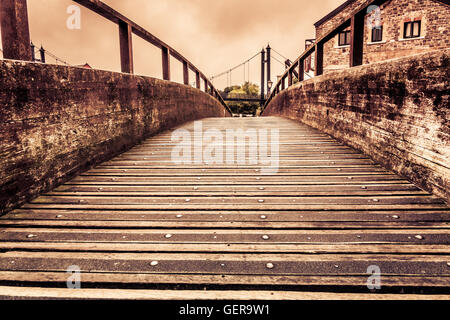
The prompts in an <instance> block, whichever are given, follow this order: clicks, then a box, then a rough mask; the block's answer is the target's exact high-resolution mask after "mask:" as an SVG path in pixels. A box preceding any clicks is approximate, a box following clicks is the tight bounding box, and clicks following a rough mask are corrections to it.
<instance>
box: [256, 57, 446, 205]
mask: <svg viewBox="0 0 450 320" xmlns="http://www.w3.org/2000/svg"><path fill="white" fill-rule="evenodd" d="M449 55H450V49H447V50H441V51H437V52H432V53H426V54H422V55H417V56H413V57H409V58H401V59H396V60H391V61H388V62H384V63H377V64H372V65H364V66H360V67H355V68H351V69H346V70H340V71H334V72H331V73H328V74H326V75H323V76H320V77H316V78H314V79H311V80H308V81H305V82H303V83H298V84H296V85H294V86H292V87H290V88H289V89H287V90H284V91H282V92H281V93H280V94H278V95H277V96H276V97H275V98H274V99H273V100H272V101H271V102H270V103H269V105H268V106H267V108H266V110H265V111H264V113H263V115H265V116H270V115H281V116H284V117H287V118H291V119H295V120H300V121H302V122H304V123H306V124H308V125H311V126H312V127H315V128H318V129H320V130H322V131H324V132H326V133H328V134H330V135H332V136H334V137H335V138H337V139H339V140H341V141H342V142H344V143H346V144H348V145H350V146H352V147H354V148H356V149H358V150H361V151H363V152H364V153H365V154H367V155H369V156H371V157H372V158H373V159H374V160H375V161H377V162H380V163H381V164H383V165H384V166H385V167H387V168H389V169H391V170H393V171H395V172H397V173H398V174H400V175H402V176H404V177H405V178H407V179H409V180H410V181H412V182H414V183H416V184H417V185H418V186H420V187H422V188H423V189H425V190H428V191H431V192H434V193H435V194H436V195H439V196H441V197H443V198H444V199H445V200H446V201H450V185H449V180H450V169H449V168H450V108H449V91H448V89H449V87H450V66H449Z"/></svg>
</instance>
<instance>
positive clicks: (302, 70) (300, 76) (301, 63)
mask: <svg viewBox="0 0 450 320" xmlns="http://www.w3.org/2000/svg"><path fill="white" fill-rule="evenodd" d="M303 80H305V60H304V59H300V60H299V61H298V81H299V82H301V81H303Z"/></svg>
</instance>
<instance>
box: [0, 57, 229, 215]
mask: <svg viewBox="0 0 450 320" xmlns="http://www.w3.org/2000/svg"><path fill="white" fill-rule="evenodd" d="M0 106H1V110H0V137H1V145H0V213H4V212H6V211H7V210H9V209H11V208H14V207H16V206H17V205H19V204H22V203H24V202H25V201H27V200H29V199H31V198H33V197H35V196H36V195H38V194H39V193H42V192H45V191H48V190H50V189H52V188H53V187H55V186H56V185H58V184H61V183H63V182H65V181H67V180H68V179H70V178H71V177H73V176H74V175H77V174H79V173H80V172H82V171H84V170H86V169H88V168H90V167H92V166H93V165H95V164H98V163H100V162H102V161H105V160H108V159H110V158H112V157H113V156H114V155H117V154H118V153H120V152H123V151H125V150H127V149H129V148H130V147H132V146H133V145H135V144H136V143H138V142H139V141H141V140H142V139H144V138H146V137H149V136H151V135H153V134H155V133H157V132H159V131H162V130H165V129H169V128H172V127H174V126H177V125H180V124H182V123H185V122H187V121H192V120H196V119H201V118H205V117H224V116H229V114H228V112H227V111H226V110H225V108H224V107H223V106H222V105H221V104H220V103H219V102H218V101H217V100H216V99H214V98H212V97H211V96H209V95H208V94H206V93H204V92H201V91H200V90H198V89H194V88H191V87H189V86H185V85H181V84H177V83H173V82H168V81H163V80H158V79H154V78H148V77H141V76H133V75H129V74H122V73H112V72H107V71H99V70H89V69H84V68H76V67H65V66H56V65H43V64H38V63H26V62H17V61H8V60H3V61H0Z"/></svg>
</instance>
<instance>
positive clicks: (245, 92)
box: [221, 82, 260, 115]
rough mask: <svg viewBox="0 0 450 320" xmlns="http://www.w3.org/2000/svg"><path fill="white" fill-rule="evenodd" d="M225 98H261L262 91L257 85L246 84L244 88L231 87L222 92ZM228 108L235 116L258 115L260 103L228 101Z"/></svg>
mask: <svg viewBox="0 0 450 320" xmlns="http://www.w3.org/2000/svg"><path fill="white" fill-rule="evenodd" d="M221 95H222V97H224V98H252V99H259V98H260V90H259V86H258V85H257V84H253V83H250V82H245V83H244V84H243V85H242V86H231V87H227V88H225V90H224V91H223V92H221ZM227 105H228V107H229V108H230V109H231V111H232V112H233V113H235V114H245V115H256V114H257V110H258V108H259V107H260V105H259V103H258V102H236V101H228V102H227Z"/></svg>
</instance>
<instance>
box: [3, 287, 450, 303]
mask: <svg viewBox="0 0 450 320" xmlns="http://www.w3.org/2000/svg"><path fill="white" fill-rule="evenodd" d="M0 298H9V299H12V298H27V299H77V300H78V299H83V300H89V299H94V300H98V299H108V300H124V299H125V300H361V299H365V300H450V296H449V295H423V294H422V295H412V294H410V295H407V294H362V293H353V294H352V293H327V292H295V291H236V290H230V291H222V290H220V291H199V290H184V291H183V290H182V291H180V290H132V289H127V290H124V289H109V290H108V289H78V290H70V289H59V288H33V287H27V288H24V287H6V286H2V287H0Z"/></svg>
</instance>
